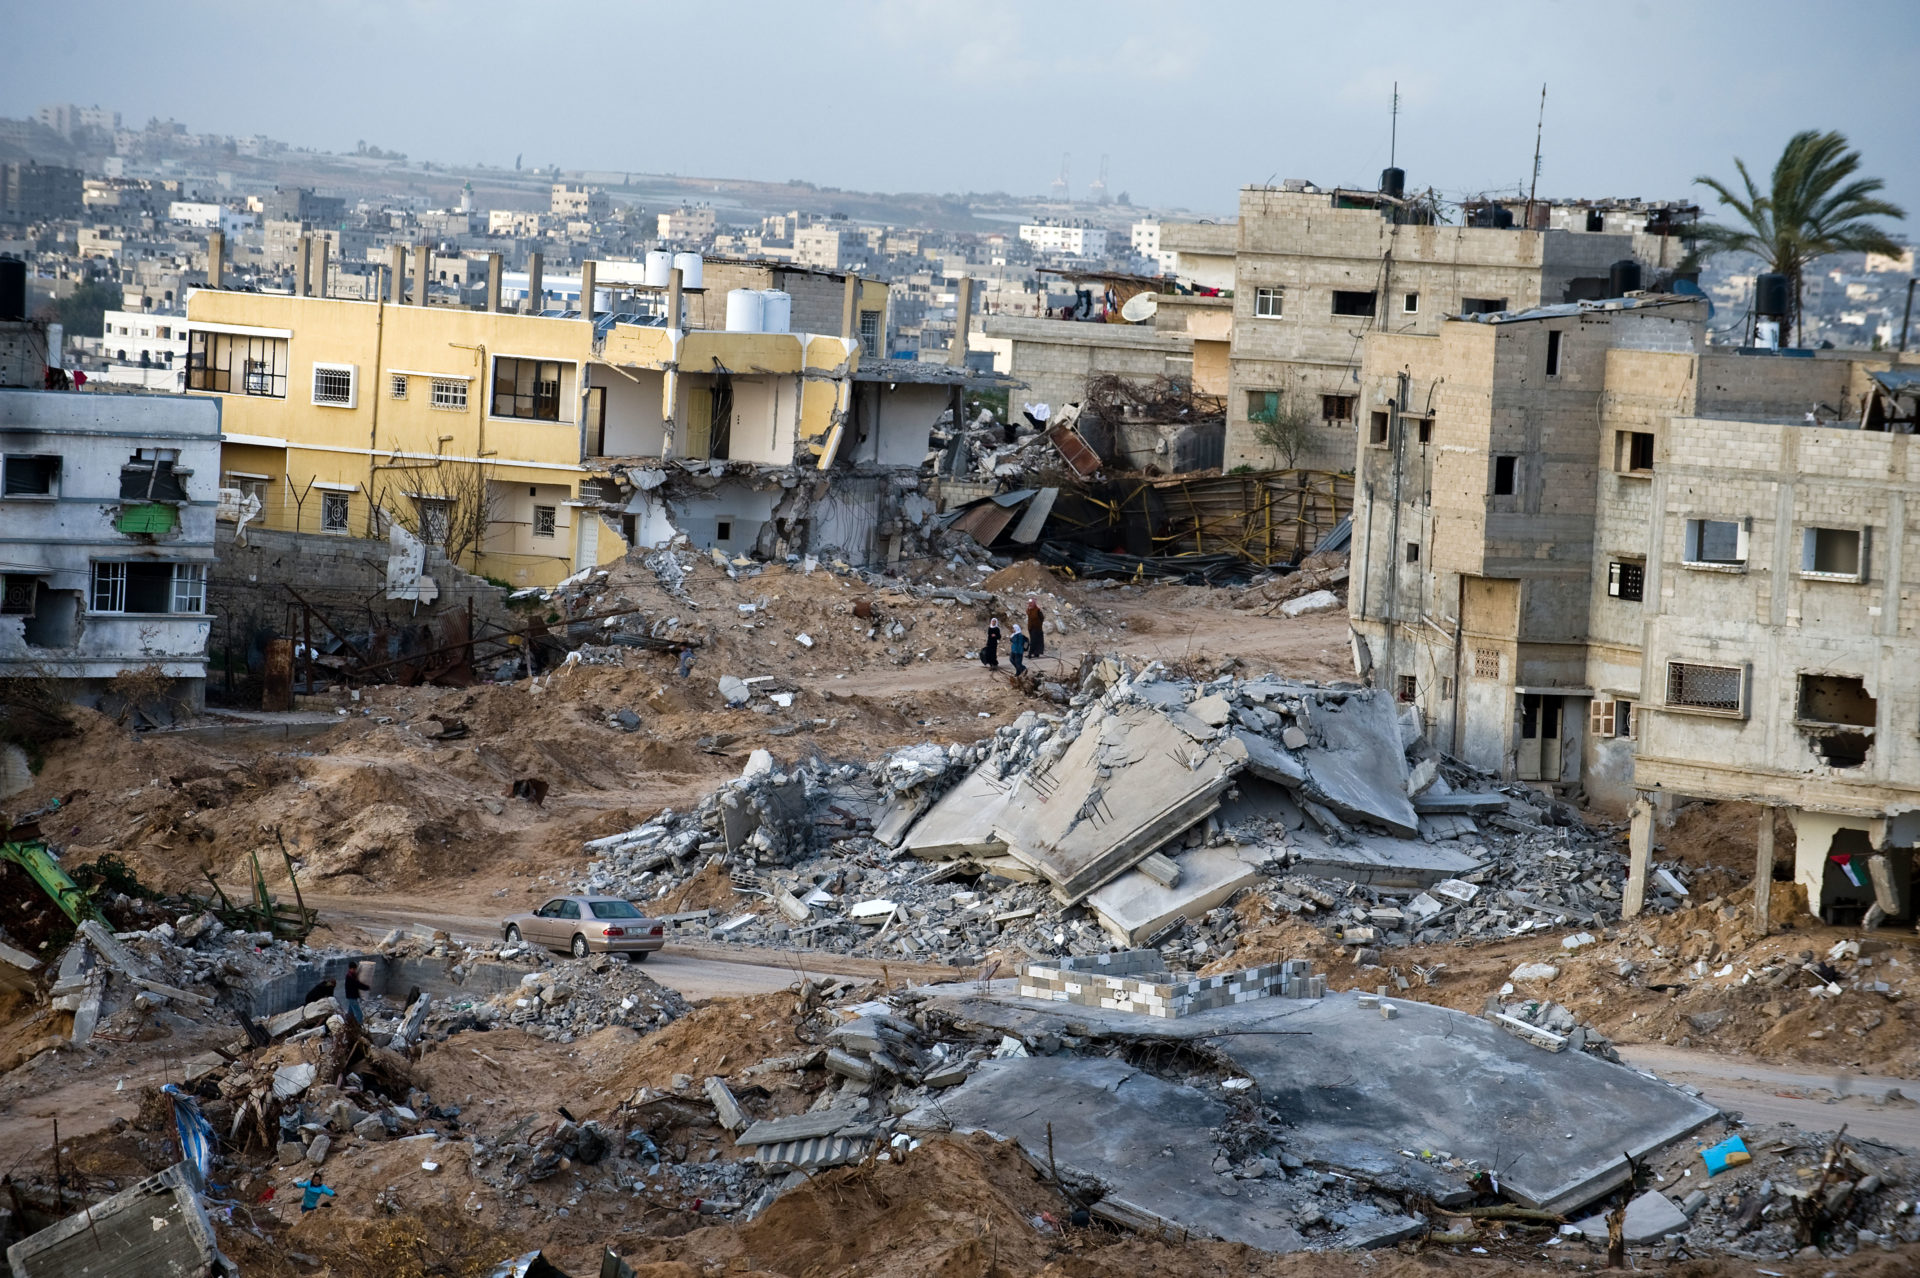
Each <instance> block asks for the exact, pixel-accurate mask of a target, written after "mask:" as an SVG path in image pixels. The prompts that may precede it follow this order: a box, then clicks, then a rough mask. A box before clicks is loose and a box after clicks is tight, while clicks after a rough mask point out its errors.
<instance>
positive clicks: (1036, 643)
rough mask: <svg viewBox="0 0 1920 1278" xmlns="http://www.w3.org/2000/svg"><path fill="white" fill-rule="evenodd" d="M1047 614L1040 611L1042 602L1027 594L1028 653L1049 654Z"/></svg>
mask: <svg viewBox="0 0 1920 1278" xmlns="http://www.w3.org/2000/svg"><path fill="white" fill-rule="evenodd" d="M1046 624H1047V615H1046V614H1045V613H1043V612H1041V611H1040V602H1039V600H1037V599H1035V598H1034V597H1033V596H1032V595H1028V596H1027V655H1028V656H1029V657H1044V656H1046V655H1047V632H1046V629H1045V627H1046Z"/></svg>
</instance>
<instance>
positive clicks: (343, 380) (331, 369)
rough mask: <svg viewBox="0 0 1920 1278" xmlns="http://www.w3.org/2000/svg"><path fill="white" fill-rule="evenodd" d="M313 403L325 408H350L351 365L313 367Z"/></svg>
mask: <svg viewBox="0 0 1920 1278" xmlns="http://www.w3.org/2000/svg"><path fill="white" fill-rule="evenodd" d="M313 402H314V403H316V404H319V405H321V406H322V407H325V408H352V407H353V405H354V376H353V365H351V364H315V365H314V366H313Z"/></svg>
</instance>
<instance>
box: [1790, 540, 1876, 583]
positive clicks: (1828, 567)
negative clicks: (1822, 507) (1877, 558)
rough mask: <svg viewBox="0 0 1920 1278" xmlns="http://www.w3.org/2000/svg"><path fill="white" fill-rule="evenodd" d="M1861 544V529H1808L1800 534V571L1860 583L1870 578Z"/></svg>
mask: <svg viewBox="0 0 1920 1278" xmlns="http://www.w3.org/2000/svg"><path fill="white" fill-rule="evenodd" d="M1861 541H1862V537H1861V534H1860V530H1859V529H1858V528H1808V529H1806V530H1805V531H1804V532H1802V533H1801V534H1800V571H1801V572H1803V573H1807V574H1809V575H1812V576H1817V577H1844V578H1847V579H1848V580H1850V581H1859V580H1861V579H1862V578H1864V577H1865V576H1866V571H1865V569H1866V557H1865V556H1864V555H1862V554H1861V553H1860V543H1861Z"/></svg>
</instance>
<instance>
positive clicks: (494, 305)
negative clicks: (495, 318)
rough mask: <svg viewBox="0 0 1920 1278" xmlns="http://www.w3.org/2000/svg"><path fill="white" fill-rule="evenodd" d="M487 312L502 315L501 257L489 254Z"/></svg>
mask: <svg viewBox="0 0 1920 1278" xmlns="http://www.w3.org/2000/svg"><path fill="white" fill-rule="evenodd" d="M487 312H488V313H489V314H493V315H497V314H499V313H500V255H499V254H498V253H489V254H487Z"/></svg>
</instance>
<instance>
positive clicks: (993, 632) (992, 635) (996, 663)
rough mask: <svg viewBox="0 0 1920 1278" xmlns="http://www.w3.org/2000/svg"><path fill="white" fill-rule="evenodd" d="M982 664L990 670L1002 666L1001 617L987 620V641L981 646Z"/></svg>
mask: <svg viewBox="0 0 1920 1278" xmlns="http://www.w3.org/2000/svg"><path fill="white" fill-rule="evenodd" d="M980 664H981V665H983V666H985V667H986V668H987V669H989V670H998V669H999V668H1000V618H998V617H994V618H992V619H991V620H989V621H988V622H987V641H986V643H984V644H982V645H981V646H980Z"/></svg>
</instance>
